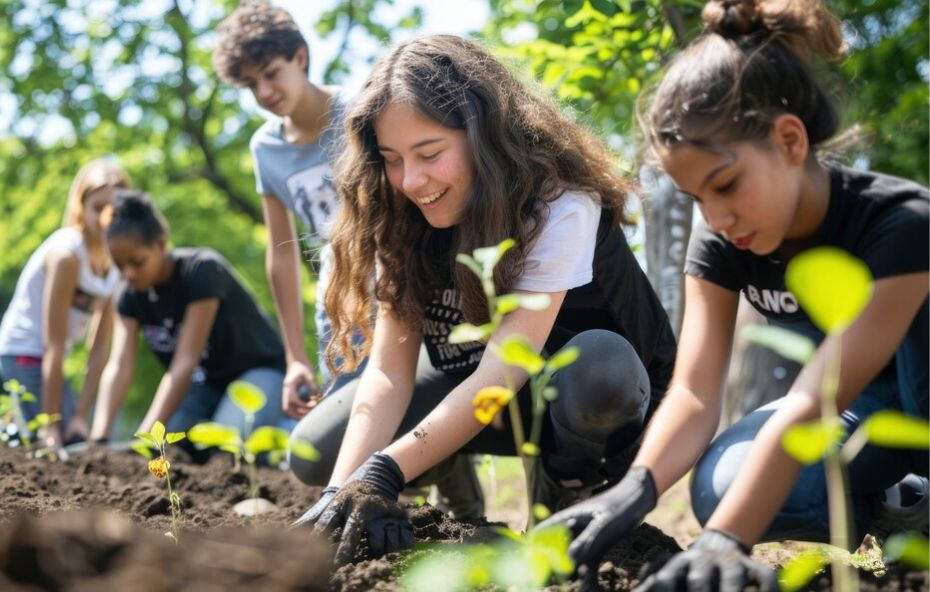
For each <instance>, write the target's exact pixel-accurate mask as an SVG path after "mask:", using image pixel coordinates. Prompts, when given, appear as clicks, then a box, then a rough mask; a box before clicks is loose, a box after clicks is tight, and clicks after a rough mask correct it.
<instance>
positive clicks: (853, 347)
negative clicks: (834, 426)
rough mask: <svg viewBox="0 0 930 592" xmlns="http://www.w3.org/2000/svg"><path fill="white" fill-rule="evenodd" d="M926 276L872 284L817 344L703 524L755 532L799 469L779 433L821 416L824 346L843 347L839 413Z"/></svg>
mask: <svg viewBox="0 0 930 592" xmlns="http://www.w3.org/2000/svg"><path fill="white" fill-rule="evenodd" d="M928 278H930V276H928V274H927V273H914V274H908V275H902V276H895V277H891V278H887V279H882V280H879V281H877V282H875V287H874V292H873V295H872V300H871V301H870V302H869V304H868V306H867V307H866V308H865V310H864V311H863V313H862V314H861V315H860V316H859V318H858V319H857V320H856V322H855V323H853V324H852V325H851V326H850V327H849V329H847V330H846V331H845V332H844V333H843V334H842V335H839V336H833V337H829V338H827V339H826V340H825V341H824V343H823V344H821V346H820V348H819V349H818V350H817V353H816V355H815V356H814V358H813V359H812V360H811V361H810V362H808V364H807V365H806V366H805V367H804V369H803V370H802V371H801V374H800V375H799V376H798V378H797V380H795V382H794V384H793V385H792V387H791V390H790V391H789V392H788V395H786V397H787V398H786V401H785V404H784V405H783V406H782V407H781V408H779V410H778V411H777V412H776V413H775V414H774V415H773V416H772V417H771V418H770V419H769V420H768V421H767V422H766V423H765V425H764V426H763V427H762V429H761V430H760V431H759V434H758V436H757V437H756V439H755V441H754V443H753V446H752V449H751V450H750V452H749V455H748V457H747V458H746V461H745V463H744V465H743V467H742V469H741V470H740V472H739V474H738V475H737V477H736V480H735V481H734V482H733V485H732V486H731V487H730V489H729V490H728V491H727V493H726V494H725V495H724V497H723V499H722V500H721V501H720V505H719V506H718V507H717V510H716V511H715V512H714V514H713V515H712V516H711V518H710V520H709V521H708V523H707V526H708V527H710V528H716V529H718V530H723V531H726V532H729V533H731V534H733V535H735V536H736V537H737V538H739V539H740V540H741V541H742V542H744V543H746V544H747V545H751V544H753V543H755V542H756V541H757V540H758V539H759V537H761V536H762V534H763V533H764V532H765V529H766V528H768V525H769V524H770V523H771V522H772V519H773V518H774V517H775V514H776V513H777V512H778V509H779V508H780V507H781V505H782V504H783V503H784V501H785V499H786V498H787V497H788V493H789V492H790V491H791V488H792V487H793V486H794V482H795V480H796V479H797V475H798V472H799V471H800V465H799V464H798V462H797V461H795V460H794V459H792V458H791V457H790V456H788V454H787V453H785V451H784V450H783V449H782V446H781V441H782V437H783V436H784V434H785V432H786V431H787V430H788V428H790V427H791V426H793V425H796V424H798V423H800V422H805V421H811V420H813V419H816V418H817V417H819V416H820V399H819V395H820V388H821V384H822V381H823V376H824V372H825V368H826V361H827V356H828V354H827V350H828V348H829V347H836V346H837V345H839V346H841V348H842V355H841V366H840V376H839V387H838V391H837V401H836V402H837V408H838V411H840V412H842V411H843V410H845V409H846V408H848V407H849V406H850V404H852V402H853V401H854V400H855V399H856V397H857V396H858V395H859V393H861V392H862V390H863V389H864V388H865V387H866V386H867V385H868V383H869V382H871V381H872V380H873V379H874V378H875V377H876V376H877V375H878V373H879V372H880V371H881V370H882V368H884V367H885V366H886V365H887V364H888V362H889V361H890V360H891V359H892V356H894V354H895V351H896V350H897V349H898V347H899V346H900V344H901V341H902V339H903V338H904V335H905V333H906V332H907V330H908V328H909V327H910V325H911V323H912V322H913V319H914V316H915V315H916V314H917V310H918V309H919V307H920V306H921V305H922V304H923V302H924V301H925V300H926V299H927V292H928V286H927V282H928ZM837 342H839V343H837Z"/></svg>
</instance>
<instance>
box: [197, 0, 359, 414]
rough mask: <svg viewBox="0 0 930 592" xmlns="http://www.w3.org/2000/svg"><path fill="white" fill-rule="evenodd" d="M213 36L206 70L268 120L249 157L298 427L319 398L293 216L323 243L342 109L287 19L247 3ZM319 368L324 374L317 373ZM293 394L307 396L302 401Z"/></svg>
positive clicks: (290, 408)
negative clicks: (319, 80) (246, 94)
mask: <svg viewBox="0 0 930 592" xmlns="http://www.w3.org/2000/svg"><path fill="white" fill-rule="evenodd" d="M217 32H218V33H219V42H218V44H217V47H216V49H215V50H214V52H213V62H214V66H215V68H216V71H217V72H218V74H219V76H220V77H221V78H222V79H223V80H224V81H226V82H228V83H230V84H233V85H235V86H239V87H247V88H248V89H249V90H250V91H251V92H252V94H253V96H254V97H255V99H256V101H257V102H258V104H259V105H260V106H261V107H262V108H264V109H266V110H268V111H270V112H271V113H272V114H273V115H275V116H276V117H274V118H271V119H269V120H268V121H267V122H265V124H264V125H262V126H261V127H260V128H259V129H258V131H256V133H255V135H254V136H253V137H252V141H251V143H250V148H251V152H252V156H253V159H254V164H255V178H256V188H257V190H258V193H259V194H260V195H261V196H262V211H263V213H264V219H265V226H266V228H267V229H268V251H267V253H266V256H265V269H266V271H267V273H268V280H269V283H270V284H271V291H272V294H273V296H274V302H275V309H276V311H277V314H278V321H279V323H280V327H281V334H282V335H283V337H284V346H285V351H286V354H287V371H286V374H285V378H284V392H283V396H282V403H283V406H284V410H285V411H286V412H287V413H288V414H289V415H291V416H292V417H295V418H300V417H303V416H304V415H306V414H307V412H308V411H310V409H311V408H312V407H313V406H314V405H315V403H316V401H317V399H318V395H319V394H320V389H319V387H318V385H317V383H316V379H315V376H314V368H313V364H312V363H311V362H310V359H309V357H308V356H307V352H306V348H305V347H304V335H303V326H304V324H303V307H302V300H301V297H300V258H301V252H300V243H299V241H298V236H297V232H296V230H295V228H294V215H295V214H296V216H297V218H298V219H299V220H300V221H301V223H302V224H304V225H305V226H306V228H307V230H308V231H309V234H308V236H309V240H310V243H311V245H312V246H317V247H318V246H321V245H323V244H325V242H326V240H327V239H328V237H329V227H330V225H331V224H332V221H333V219H334V218H335V214H336V210H337V209H338V201H337V197H336V191H335V188H334V186H333V182H332V169H331V166H330V163H331V161H332V160H333V158H334V157H335V155H336V154H335V150H334V148H335V144H336V139H337V138H336V135H337V134H338V129H339V125H338V123H339V122H340V120H341V115H342V112H343V108H344V105H343V103H342V101H341V100H340V99H339V97H338V92H337V91H336V89H333V88H330V87H321V86H317V85H314V84H313V83H311V82H310V81H309V80H308V78H307V74H308V70H309V63H310V56H309V48H308V46H307V42H306V41H305V40H304V38H303V36H302V35H301V33H300V31H299V30H298V28H297V24H296V23H295V22H294V20H293V19H292V18H291V16H290V15H289V14H288V13H287V12H286V11H284V10H282V9H280V8H276V7H273V6H271V5H269V4H267V3H265V2H250V3H247V4H244V5H243V6H241V7H240V8H238V9H237V10H236V11H234V12H233V13H232V14H230V16H229V17H227V18H226V19H225V20H224V21H223V22H222V23H221V24H220V25H219V27H218V29H217ZM334 123H335V124H337V125H333V124H334ZM323 256H324V258H325V253H324V255H323ZM324 267H326V266H325V265H324ZM325 279H326V278H324V277H321V278H320V281H319V283H318V294H319V295H320V297H318V299H317V302H318V303H319V305H318V307H317V309H318V310H317V334H318V337H322V339H320V351H321V352H322V351H324V350H325V345H326V338H325V335H326V334H327V328H328V326H329V322H328V319H327V318H326V316H325V312H324V310H323V307H322V297H321V295H322V290H323V289H324V288H325V285H324V284H325ZM320 367H321V369H323V370H325V364H322V365H321V366H320ZM301 387H309V394H310V395H311V397H310V400H309V401H307V400H306V392H303V393H302V391H305V389H302V388H301ZM301 394H303V395H304V398H303V399H302V398H301V396H300V395H301Z"/></svg>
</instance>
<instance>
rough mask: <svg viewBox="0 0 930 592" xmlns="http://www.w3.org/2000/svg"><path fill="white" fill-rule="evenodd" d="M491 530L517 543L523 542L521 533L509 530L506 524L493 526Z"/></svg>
mask: <svg viewBox="0 0 930 592" xmlns="http://www.w3.org/2000/svg"><path fill="white" fill-rule="evenodd" d="M491 530H493V531H494V532H496V533H497V534H499V535H501V536H502V537H505V538H508V539H510V540H512V541H515V542H518V543H522V542H523V535H521V534H520V533H519V532H517V531H515V530H511V529H510V528H507V527H506V526H495V527H493V528H492V529H491Z"/></svg>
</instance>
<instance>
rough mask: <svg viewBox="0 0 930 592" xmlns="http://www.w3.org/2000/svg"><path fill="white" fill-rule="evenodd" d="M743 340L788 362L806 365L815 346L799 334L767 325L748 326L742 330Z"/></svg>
mask: <svg viewBox="0 0 930 592" xmlns="http://www.w3.org/2000/svg"><path fill="white" fill-rule="evenodd" d="M741 334H742V336H743V339H745V340H747V341H751V342H752V343H757V344H759V345H762V346H764V347H767V348H769V349H771V350H773V351H774V352H775V353H777V354H778V355H780V356H781V357H783V358H786V359H788V360H793V361H795V362H798V363H799V364H806V363H807V361H808V360H810V359H811V357H813V355H814V352H815V351H816V349H817V346H816V345H814V342H813V341H812V340H811V339H808V338H807V337H805V336H804V335H801V334H800V333H795V332H794V331H789V330H787V329H782V328H781V327H773V326H769V325H749V326H747V327H744V328H743V331H742V333H741Z"/></svg>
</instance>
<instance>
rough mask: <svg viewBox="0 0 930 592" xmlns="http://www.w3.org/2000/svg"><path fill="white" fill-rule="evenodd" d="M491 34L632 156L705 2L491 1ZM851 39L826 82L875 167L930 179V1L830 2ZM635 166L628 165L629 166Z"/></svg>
mask: <svg viewBox="0 0 930 592" xmlns="http://www.w3.org/2000/svg"><path fill="white" fill-rule="evenodd" d="M489 1H490V3H491V7H492V18H491V20H490V22H489V24H488V26H487V28H486V30H485V32H484V33H485V35H486V36H487V37H488V39H489V40H491V42H492V43H495V44H499V45H500V46H501V47H502V49H501V50H500V53H501V54H502V55H504V56H508V57H511V58H512V59H514V60H515V61H516V63H518V64H520V65H522V66H523V67H524V68H526V69H527V70H528V72H529V74H530V75H532V76H533V77H536V78H538V79H539V80H540V81H541V82H542V83H543V84H544V85H545V86H547V87H549V88H551V89H553V91H554V92H555V93H556V94H557V96H558V97H559V98H560V99H562V100H563V101H565V102H566V103H567V104H570V105H572V106H574V107H575V109H576V111H577V112H578V113H579V114H580V117H581V119H582V121H585V122H587V123H588V124H589V125H591V126H592V127H593V128H595V129H596V130H597V131H599V132H600V133H601V134H604V135H605V137H607V138H608V139H609V140H610V141H611V143H612V144H613V145H614V147H616V148H620V149H621V150H622V151H623V153H624V154H627V155H629V154H630V153H631V151H630V150H628V149H629V148H632V147H633V146H632V145H631V142H630V138H631V137H634V138H635V136H636V134H637V133H638V130H637V129H636V127H637V126H636V123H635V105H636V100H637V98H638V97H639V96H640V94H641V91H642V89H643V88H646V87H648V85H649V84H650V83H651V82H653V81H654V80H655V78H656V76H657V75H658V74H660V73H661V66H662V65H663V64H664V63H666V62H667V61H668V59H669V57H670V56H671V55H672V53H673V52H674V51H675V50H676V49H678V48H680V47H681V46H683V45H685V44H686V43H687V42H688V41H690V40H691V39H693V38H694V37H696V36H697V35H698V33H699V32H700V28H701V20H700V11H701V8H702V7H703V5H704V2H703V1H702V0H538V1H532V0H489ZM828 3H829V5H830V6H831V8H832V9H833V10H834V12H835V13H836V14H837V15H838V16H839V17H840V18H841V19H842V22H843V28H844V31H845V33H846V36H847V38H848V39H849V40H850V51H849V54H848V57H847V58H846V59H845V60H844V61H843V62H842V63H841V64H840V65H839V68H838V69H834V70H833V71H834V72H837V74H836V75H835V76H831V75H829V74H827V82H828V84H829V85H830V86H831V87H834V88H835V94H836V95H837V96H838V104H839V106H840V107H841V110H842V111H843V112H844V113H845V115H846V118H845V122H846V125H848V126H851V125H853V124H859V125H860V126H862V128H863V131H864V132H865V134H864V136H865V141H864V142H862V143H860V144H859V145H858V146H856V147H855V148H854V149H853V150H852V151H851V152H850V153H849V154H848V157H849V158H850V160H852V159H855V158H856V157H859V156H863V155H864V156H865V157H867V159H868V161H867V162H868V165H869V167H870V168H872V169H874V170H878V171H883V172H887V173H891V174H895V175H900V176H902V177H905V178H909V179H915V180H917V181H920V182H921V183H923V184H927V182H928V167H930V162H928V150H927V146H928V143H930V132H928V124H930V122H928V85H927V82H928V73H930V64H928V59H927V54H928V43H930V40H928V36H930V25H928V0H906V1H903V2H902V1H899V0H828ZM627 166H629V165H627Z"/></svg>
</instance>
